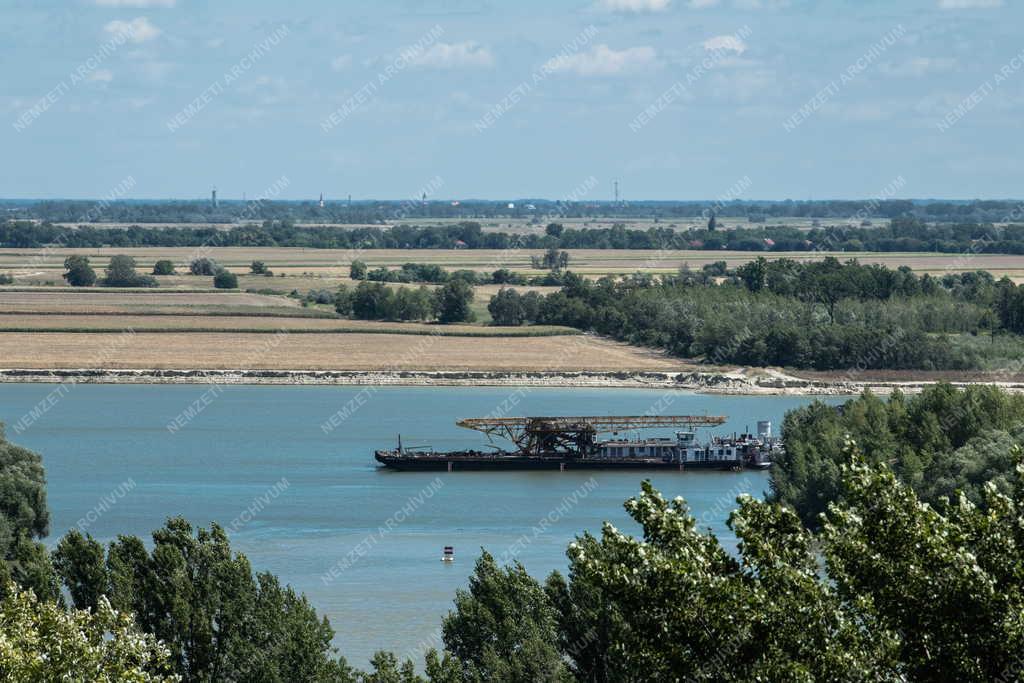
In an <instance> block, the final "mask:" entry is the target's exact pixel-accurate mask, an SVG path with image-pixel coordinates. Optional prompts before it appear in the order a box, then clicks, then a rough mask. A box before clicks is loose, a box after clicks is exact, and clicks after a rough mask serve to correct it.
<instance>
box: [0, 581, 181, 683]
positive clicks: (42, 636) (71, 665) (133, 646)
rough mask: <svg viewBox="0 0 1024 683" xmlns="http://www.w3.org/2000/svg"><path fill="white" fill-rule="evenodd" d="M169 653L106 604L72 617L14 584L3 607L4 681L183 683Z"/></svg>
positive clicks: (0, 675)
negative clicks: (179, 681)
mask: <svg viewBox="0 0 1024 683" xmlns="http://www.w3.org/2000/svg"><path fill="white" fill-rule="evenodd" d="M168 654H169V653H168V651H167V648H166V647H164V646H163V645H161V644H160V643H158V642H157V640H156V638H154V637H153V636H151V635H148V634H144V633H140V632H139V630H138V628H137V626H136V625H135V623H134V621H133V620H132V617H131V615H130V614H125V613H123V612H118V611H116V610H114V609H113V608H112V607H111V606H110V603H109V602H107V600H105V599H101V600H100V601H99V602H98V604H97V605H96V609H95V610H92V611H85V610H71V611H66V610H64V609H63V608H62V607H60V606H59V605H57V604H56V603H54V602H47V601H41V600H39V599H37V598H36V596H35V594H34V593H33V592H32V591H31V590H22V589H19V588H17V587H16V586H14V585H13V584H8V585H7V586H6V588H5V589H4V598H3V599H2V601H0V679H2V680H4V681H10V682H11V683H49V682H51V681H52V682H53V683H57V682H58V681H60V682H62V683H63V682H67V681H81V682H82V683H93V682H101V683H120V682H121V681H134V682H136V683H149V682H153V683H156V682H158V681H160V682H162V681H167V682H170V681H178V680H180V679H179V678H178V677H177V676H174V675H172V674H171V673H170V668H169V666H168V663H167V659H168Z"/></svg>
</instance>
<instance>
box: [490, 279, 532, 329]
mask: <svg viewBox="0 0 1024 683" xmlns="http://www.w3.org/2000/svg"><path fill="white" fill-rule="evenodd" d="M487 310H488V312H490V314H491V318H492V319H493V320H494V324H495V325H505V326H515V325H522V324H523V323H524V322H526V308H525V306H524V305H523V297H522V296H520V295H519V292H517V291H516V290H514V289H510V288H508V287H502V288H501V289H499V290H498V293H497V294H495V295H494V296H492V297H491V301H490V303H488V304H487Z"/></svg>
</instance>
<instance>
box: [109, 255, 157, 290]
mask: <svg viewBox="0 0 1024 683" xmlns="http://www.w3.org/2000/svg"><path fill="white" fill-rule="evenodd" d="M103 284H104V285H105V286H107V287H156V286H157V281H156V279H155V278H153V277H151V276H148V275H139V274H138V273H137V272H135V259H134V258H132V257H131V256H126V255H124V254H118V255H116V256H111V257H110V264H109V265H108V266H107V273H106V277H104V278H103Z"/></svg>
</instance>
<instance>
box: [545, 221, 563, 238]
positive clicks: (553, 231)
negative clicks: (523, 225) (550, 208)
mask: <svg viewBox="0 0 1024 683" xmlns="http://www.w3.org/2000/svg"><path fill="white" fill-rule="evenodd" d="M564 231H565V228H564V227H562V224H561V223H548V226H547V227H546V228H544V234H546V235H548V236H550V237H561V236H562V233H563V232H564Z"/></svg>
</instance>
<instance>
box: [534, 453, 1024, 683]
mask: <svg viewBox="0 0 1024 683" xmlns="http://www.w3.org/2000/svg"><path fill="white" fill-rule="evenodd" d="M846 452H847V457H848V458H849V459H850V461H851V464H846V465H843V466H842V477H841V489H842V497H841V502H838V503H835V504H833V505H831V506H830V508H829V510H828V512H827V513H826V514H825V516H824V518H823V528H822V531H821V533H820V534H818V535H817V536H815V535H812V533H811V532H809V531H807V530H806V529H805V528H804V526H803V525H802V524H801V523H800V520H799V518H798V517H797V516H796V515H795V514H794V513H793V512H792V511H791V510H789V509H788V508H786V507H783V506H780V505H778V504H775V503H770V502H760V501H756V500H754V499H752V498H750V497H748V496H744V497H741V498H740V499H739V508H738V509H737V510H736V511H735V512H734V513H733V514H732V516H731V517H730V520H729V526H730V528H731V529H732V530H733V531H734V532H735V533H736V536H737V538H738V540H739V546H738V555H739V557H738V558H736V557H734V556H732V555H731V554H730V553H728V552H727V551H725V550H724V549H723V548H722V547H721V545H720V544H719V542H718V540H717V539H716V538H715V537H714V536H712V535H710V534H707V533H702V532H701V531H700V530H698V529H697V527H696V521H695V520H694V518H693V516H692V515H691V514H690V513H689V511H688V508H687V507H686V504H685V502H683V501H682V500H681V499H676V500H674V501H666V500H665V499H663V498H662V497H661V496H660V495H659V494H658V493H657V492H656V491H655V490H654V489H653V488H652V487H651V486H650V484H649V483H645V484H644V486H643V492H642V493H641V495H640V496H639V497H638V498H635V499H632V500H630V501H628V502H627V504H626V509H627V510H628V511H629V513H630V515H631V516H632V517H633V519H634V520H636V522H637V523H638V524H640V526H641V528H642V536H641V537H640V538H634V537H632V536H629V535H627V534H624V533H622V532H621V531H619V530H617V529H615V528H614V527H612V526H611V525H605V528H604V530H603V533H602V536H601V538H600V539H598V538H594V537H591V536H589V535H585V536H583V537H582V538H581V539H579V540H578V542H577V543H575V544H573V545H572V546H570V550H569V556H570V560H571V568H570V578H569V582H568V585H567V586H564V587H562V588H561V589H560V590H559V591H558V593H559V594H560V595H561V596H562V597H561V600H562V601H563V602H562V607H561V611H562V613H563V619H564V620H567V621H575V622H576V625H575V627H574V630H575V632H576V633H582V634H586V633H590V634H591V638H590V641H591V642H592V643H593V644H595V645H599V647H592V648H590V649H580V648H577V649H575V650H572V651H568V650H566V649H563V653H564V654H566V655H567V656H569V657H571V658H572V661H573V667H574V670H575V671H576V673H577V676H578V680H585V681H645V680H665V681H671V680H684V679H685V680H709V681H710V680H715V681H732V680H736V681H749V680H763V681H781V680H785V681H816V680H851V681H857V680H862V681H877V680H892V681H900V680H911V681H950V680H956V681H995V680H1018V679H1019V678H1020V677H1021V675H1022V673H1024V595H1022V591H1021V589H1022V583H1024V580H1022V578H1021V577H1022V576H1024V550H1022V548H1024V514H1022V513H1024V477H1022V473H1021V471H1018V472H1017V473H1016V475H1015V477H1014V482H1013V487H1012V491H1011V493H1010V494H1003V493H999V492H998V491H996V489H995V487H994V486H988V487H986V489H985V492H984V495H985V507H984V508H981V507H979V506H976V505H975V504H974V503H972V502H970V501H969V500H968V499H967V498H966V497H963V496H961V497H959V498H958V499H956V500H955V501H953V502H951V503H949V504H942V505H941V506H940V508H938V509H937V508H935V507H932V506H930V505H927V504H922V503H921V502H920V500H919V499H918V498H917V496H916V495H915V493H914V491H913V490H912V489H911V488H910V487H909V486H907V485H905V484H903V483H901V482H900V481H899V480H898V479H897V478H896V476H895V475H894V474H893V473H892V472H891V471H890V470H889V469H888V468H886V467H885V466H884V465H880V466H869V465H867V464H865V463H864V461H863V459H862V457H861V455H860V454H859V452H856V451H854V450H853V448H852V447H849V448H848V449H847V451H846ZM1016 455H1017V457H1018V458H1019V456H1020V454H1019V451H1018V452H1017V454H1016ZM549 583H550V582H549ZM580 601H581V602H582V603H583V604H578V602H580ZM556 602H557V601H556ZM595 606H599V609H594V607H595ZM563 635H564V634H563ZM563 642H564V641H563Z"/></svg>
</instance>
